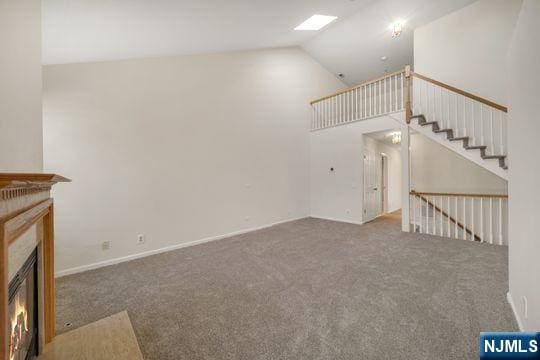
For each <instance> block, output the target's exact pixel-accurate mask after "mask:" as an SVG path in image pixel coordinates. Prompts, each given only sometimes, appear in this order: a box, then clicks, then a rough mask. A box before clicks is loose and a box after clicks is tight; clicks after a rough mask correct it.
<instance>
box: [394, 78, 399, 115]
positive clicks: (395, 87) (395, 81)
mask: <svg viewBox="0 0 540 360" xmlns="http://www.w3.org/2000/svg"><path fill="white" fill-rule="evenodd" d="M397 94H398V85H397V75H394V104H395V107H396V108H395V110H396V111H397V110H398V109H399V106H398V100H397Z"/></svg>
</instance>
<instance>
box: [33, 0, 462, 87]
mask: <svg viewBox="0 0 540 360" xmlns="http://www.w3.org/2000/svg"><path fill="white" fill-rule="evenodd" d="M471 2H472V0H400V1H398V0H226V1H225V0H151V1H149V0H91V1H88V0H43V2H42V14H43V24H42V26H43V62H44V64H58V63H72V62H85V61H105V60H118V59H129V58H137V57H153V56H167V55H187V54H201V53H214V52H225V51H234V50H245V49H257V48H268V47H281V46H302V47H303V48H304V49H305V50H306V51H307V52H308V53H309V54H311V55H312V56H313V57H314V58H315V59H316V60H318V61H319V62H320V63H321V64H322V65H323V66H325V67H326V68H327V69H329V70H330V71H332V72H333V73H335V74H337V73H343V74H344V75H345V78H344V79H343V80H344V81H345V82H346V83H348V84H354V83H357V82H359V81H361V80H365V79H369V78H372V77H374V76H377V75H380V74H381V73H382V72H384V70H388V71H392V70H396V69H397V68H399V67H401V66H403V65H404V64H407V63H412V61H413V59H412V56H413V43H412V42H413V32H412V30H413V29H414V27H416V26H419V25H422V24H425V23H427V22H429V21H430V20H433V19H436V18H438V17H440V16H442V15H444V14H447V13H449V12H451V11H453V10H457V9H459V8H461V7H463V6H464V5H466V4H468V3H471ZM313 14H324V15H336V16H338V17H339V19H338V20H336V21H335V22H334V23H332V24H330V25H329V26H327V27H326V28H324V29H323V30H321V31H318V32H314V31H294V27H295V26H297V25H298V24H300V23H301V22H302V21H304V20H305V19H307V18H308V17H310V16H311V15H313ZM398 18H403V19H405V20H406V24H405V28H404V32H403V34H402V35H401V37H399V38H396V39H393V38H392V37H391V34H390V30H389V28H388V26H389V25H390V23H392V22H393V21H394V20H395V19H398ZM383 55H385V56H387V57H388V60H387V61H386V62H384V63H383V62H381V61H380V57H381V56H383Z"/></svg>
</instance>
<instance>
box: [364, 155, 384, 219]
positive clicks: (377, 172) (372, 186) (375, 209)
mask: <svg viewBox="0 0 540 360" xmlns="http://www.w3.org/2000/svg"><path fill="white" fill-rule="evenodd" d="M380 186H381V161H380V159H379V157H378V156H377V154H376V153H375V152H374V151H372V150H371V149H368V148H364V219H363V220H364V222H366V221H370V220H373V219H375V218H376V217H377V216H379V215H380V213H381V189H380Z"/></svg>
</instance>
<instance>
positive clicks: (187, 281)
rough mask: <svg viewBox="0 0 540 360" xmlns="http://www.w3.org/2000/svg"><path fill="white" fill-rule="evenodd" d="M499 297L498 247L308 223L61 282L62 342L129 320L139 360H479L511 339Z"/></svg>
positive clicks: (502, 283)
mask: <svg viewBox="0 0 540 360" xmlns="http://www.w3.org/2000/svg"><path fill="white" fill-rule="evenodd" d="M507 288H508V284H507V248H506V247H501V246H495V245H486V244H478V243H473V242H466V241H462V240H451V239H445V238H438V237H432V236H427V235H418V234H406V233H402V232H401V231H400V223H399V219H398V218H396V217H395V216H394V217H391V216H389V217H384V218H379V219H377V220H375V221H373V222H371V223H369V224H366V225H364V226H358V225H352V224H344V223H338V222H332V221H326V220H318V219H304V220H299V221H294V222H290V223H286V224H283V225H278V226H274V227H272V228H268V229H265V230H261V231H257V232H252V233H249V234H244V235H240V236H235V237H232V238H229V239H224V240H220V241H215V242H212V243H207V244H204V245H199V246H193V247H189V248H185V249H181V250H177V251H173V252H168V253H164V254H160V255H156V256H152V257H147V258H144V259H140V260H135V261H132V262H128V263H123V264H120V265H115V266H111V267H106V268H102V269H98V270H94V271H89V272H86V273H82V274H77V275H72V276H68V277H64V278H61V279H59V280H58V282H57V305H58V309H57V316H58V330H59V331H60V332H63V331H67V330H69V329H72V328H75V327H78V326H81V325H84V324H87V323H90V322H93V321H96V320H98V319H101V318H104V317H106V316H109V315H112V314H115V313H118V312H120V311H123V310H127V311H128V312H129V316H130V318H131V321H132V323H133V327H134V329H135V333H136V335H137V338H138V341H139V344H140V347H141V350H142V352H143V355H144V358H145V359H146V360H153V359H160V360H165V359H246V360H256V359H325V360H326V359H430V360H432V359H478V337H479V332H480V331H504V330H509V331H513V330H517V328H516V324H515V322H514V320H513V316H512V313H511V309H510V307H509V305H508V304H507V302H506V292H507ZM66 323H71V324H72V326H71V327H65V324H66Z"/></svg>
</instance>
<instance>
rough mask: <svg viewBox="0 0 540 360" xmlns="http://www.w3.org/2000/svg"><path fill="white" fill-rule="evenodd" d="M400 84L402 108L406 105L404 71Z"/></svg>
mask: <svg viewBox="0 0 540 360" xmlns="http://www.w3.org/2000/svg"><path fill="white" fill-rule="evenodd" d="M400 85H401V109H403V108H404V107H405V106H404V99H403V98H404V94H403V93H404V92H405V91H404V90H405V86H404V83H403V73H401V81H400Z"/></svg>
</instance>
